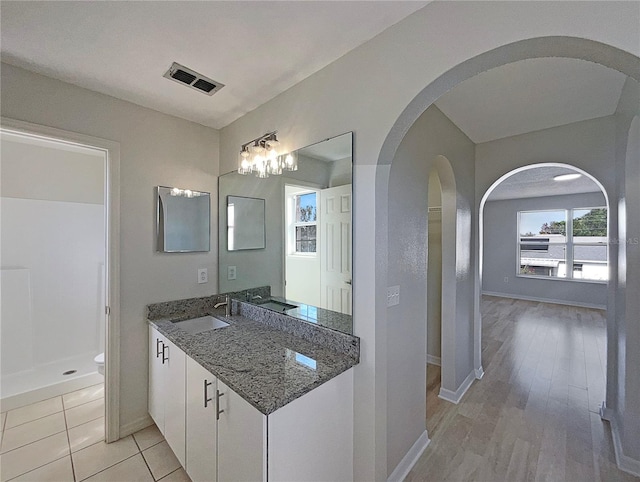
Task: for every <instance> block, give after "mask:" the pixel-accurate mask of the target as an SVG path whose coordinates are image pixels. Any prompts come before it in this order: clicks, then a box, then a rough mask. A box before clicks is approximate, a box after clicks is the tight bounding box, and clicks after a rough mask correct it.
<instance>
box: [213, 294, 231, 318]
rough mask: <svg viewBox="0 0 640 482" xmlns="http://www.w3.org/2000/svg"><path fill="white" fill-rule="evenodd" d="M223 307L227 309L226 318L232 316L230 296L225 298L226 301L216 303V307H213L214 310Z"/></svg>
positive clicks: (225, 311)
mask: <svg viewBox="0 0 640 482" xmlns="http://www.w3.org/2000/svg"><path fill="white" fill-rule="evenodd" d="M221 306H224V307H225V309H224V316H226V317H227V318H229V317H230V316H231V297H230V296H229V295H227V296H225V299H224V301H221V302H220V303H216V304H215V305H213V307H214V308H220V307H221Z"/></svg>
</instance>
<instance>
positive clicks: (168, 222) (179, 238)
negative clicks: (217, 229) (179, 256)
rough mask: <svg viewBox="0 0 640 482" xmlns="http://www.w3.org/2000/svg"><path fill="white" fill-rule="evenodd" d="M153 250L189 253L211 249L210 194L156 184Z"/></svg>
mask: <svg viewBox="0 0 640 482" xmlns="http://www.w3.org/2000/svg"><path fill="white" fill-rule="evenodd" d="M156 189H157V190H156V193H157V195H156V199H157V232H156V251H159V252H162V253H191V252H205V251H209V250H210V245H211V195H210V193H208V192H202V191H192V190H190V189H179V188H176V187H166V186H158V187H157V188H156Z"/></svg>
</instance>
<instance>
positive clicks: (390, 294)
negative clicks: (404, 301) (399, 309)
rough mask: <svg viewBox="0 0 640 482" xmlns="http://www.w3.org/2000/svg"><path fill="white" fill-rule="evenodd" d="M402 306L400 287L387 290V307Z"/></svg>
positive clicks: (391, 287) (390, 287)
mask: <svg viewBox="0 0 640 482" xmlns="http://www.w3.org/2000/svg"><path fill="white" fill-rule="evenodd" d="M399 304H400V286H389V287H388V288H387V306H396V305H399Z"/></svg>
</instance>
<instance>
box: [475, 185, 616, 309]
mask: <svg viewBox="0 0 640 482" xmlns="http://www.w3.org/2000/svg"><path fill="white" fill-rule="evenodd" d="M605 205H606V203H605V198H604V195H603V194H602V193H586V194H576V195H567V196H547V197H538V198H526V199H509V200H503V201H489V202H487V203H486V204H485V206H484V228H483V229H484V243H483V246H484V249H483V263H482V267H483V271H482V291H483V292H489V293H491V294H502V295H505V296H513V297H515V298H523V299H533V300H543V301H550V302H559V303H566V304H576V305H579V306H595V307H599V308H606V306H607V285H606V284H603V283H594V282H588V281H570V280H560V279H554V278H550V279H534V278H526V277H522V276H516V273H517V272H518V268H519V263H518V255H517V253H518V248H517V241H518V211H533V210H536V209H555V208H559V209H568V208H580V207H597V206H605ZM505 277H507V278H508V281H507V282H505V281H504V279H505Z"/></svg>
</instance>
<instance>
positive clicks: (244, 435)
mask: <svg viewBox="0 0 640 482" xmlns="http://www.w3.org/2000/svg"><path fill="white" fill-rule="evenodd" d="M218 392H219V394H220V396H219V397H218V398H219V404H218V412H219V419H218V482H237V481H239V480H241V481H243V482H257V481H266V480H267V443H266V437H267V416H266V415H263V414H262V413H260V412H259V411H258V410H257V409H256V408H254V407H253V406H251V405H250V404H249V403H248V402H246V401H245V400H243V399H242V397H240V395H238V394H237V393H235V392H234V391H233V390H231V389H230V388H229V387H227V386H226V385H225V384H224V383H222V382H221V381H220V380H218Z"/></svg>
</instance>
